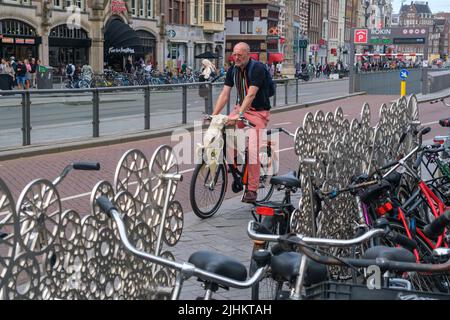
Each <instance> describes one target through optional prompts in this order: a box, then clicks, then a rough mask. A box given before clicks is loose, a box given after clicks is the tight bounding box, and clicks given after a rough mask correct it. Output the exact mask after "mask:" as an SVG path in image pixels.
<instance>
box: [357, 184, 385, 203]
mask: <svg viewBox="0 0 450 320" xmlns="http://www.w3.org/2000/svg"><path fill="white" fill-rule="evenodd" d="M390 187H391V184H390V182H389V181H386V180H383V181H382V182H381V184H377V185H375V186H371V187H368V188H367V189H366V191H364V193H363V194H362V195H361V201H362V202H364V203H371V202H374V201H376V200H378V198H380V197H381V196H382V195H383V194H384V192H385V191H387V190H389V189H390Z"/></svg>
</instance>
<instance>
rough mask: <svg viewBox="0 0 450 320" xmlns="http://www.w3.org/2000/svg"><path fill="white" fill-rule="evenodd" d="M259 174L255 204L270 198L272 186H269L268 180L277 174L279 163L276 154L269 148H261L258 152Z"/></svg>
mask: <svg viewBox="0 0 450 320" xmlns="http://www.w3.org/2000/svg"><path fill="white" fill-rule="evenodd" d="M259 160H260V162H261V165H260V174H259V188H258V192H257V198H256V201H257V202H263V201H268V200H269V199H270V197H272V194H273V191H274V186H273V185H272V184H270V179H272V177H273V176H276V175H277V174H278V169H279V161H278V157H277V156H276V154H275V153H274V152H273V150H271V149H270V147H263V148H261V149H260V151H259Z"/></svg>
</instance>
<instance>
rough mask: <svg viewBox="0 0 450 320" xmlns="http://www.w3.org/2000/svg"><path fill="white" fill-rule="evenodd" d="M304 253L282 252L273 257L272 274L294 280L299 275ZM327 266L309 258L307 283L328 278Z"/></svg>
mask: <svg viewBox="0 0 450 320" xmlns="http://www.w3.org/2000/svg"><path fill="white" fill-rule="evenodd" d="M301 259H302V255H301V254H300V253H297V252H282V253H280V254H278V255H275V256H273V257H272V260H271V263H270V267H271V269H272V274H273V275H275V276H280V277H282V278H283V279H285V280H286V281H289V282H292V281H294V280H295V278H296V277H297V276H298V273H299V269H300V262H301ZM327 276H328V275H327V267H326V266H325V265H324V264H320V263H317V262H315V261H312V260H308V266H307V268H306V274H305V285H306V286H310V285H312V284H316V283H320V282H322V281H325V280H327Z"/></svg>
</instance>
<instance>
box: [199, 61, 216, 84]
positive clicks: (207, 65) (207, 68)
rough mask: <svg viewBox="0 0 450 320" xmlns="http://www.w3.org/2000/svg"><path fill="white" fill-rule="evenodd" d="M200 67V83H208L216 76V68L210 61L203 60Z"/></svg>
mask: <svg viewBox="0 0 450 320" xmlns="http://www.w3.org/2000/svg"><path fill="white" fill-rule="evenodd" d="M202 66H203V67H202V73H201V75H200V81H201V82H204V81H209V80H211V79H212V78H214V77H215V76H216V74H217V72H216V68H215V67H214V65H213V64H212V62H211V61H209V60H208V59H203V60H202Z"/></svg>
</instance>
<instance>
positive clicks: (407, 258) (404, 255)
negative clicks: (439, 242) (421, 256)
mask: <svg viewBox="0 0 450 320" xmlns="http://www.w3.org/2000/svg"><path fill="white" fill-rule="evenodd" d="M377 258H386V259H389V260H391V261H395V262H412V263H414V262H416V257H415V256H414V254H413V253H412V252H411V251H409V250H406V249H404V248H392V247H385V246H375V247H372V248H369V249H367V250H366V252H364V255H363V259H370V260H375V259H377Z"/></svg>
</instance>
